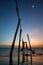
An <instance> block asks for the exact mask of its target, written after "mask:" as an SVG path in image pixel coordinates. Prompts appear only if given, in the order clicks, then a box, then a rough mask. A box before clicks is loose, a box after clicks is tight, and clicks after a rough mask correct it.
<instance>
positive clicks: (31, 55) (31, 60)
mask: <svg viewBox="0 0 43 65" xmlns="http://www.w3.org/2000/svg"><path fill="white" fill-rule="evenodd" d="M31 65H32V50H31Z"/></svg>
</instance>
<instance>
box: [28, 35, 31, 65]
mask: <svg viewBox="0 0 43 65" xmlns="http://www.w3.org/2000/svg"><path fill="white" fill-rule="evenodd" d="M27 37H28V42H29V46H30V51H31V65H32V48H31V44H30V39H29V35H28V34H27Z"/></svg>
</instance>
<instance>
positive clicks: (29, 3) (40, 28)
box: [0, 0, 43, 47]
mask: <svg viewBox="0 0 43 65" xmlns="http://www.w3.org/2000/svg"><path fill="white" fill-rule="evenodd" d="M17 1H18V9H19V16H20V18H21V27H22V38H23V40H24V41H27V33H28V34H29V37H30V42H31V45H32V46H41V47H43V0H17ZM17 23H18V18H17V13H16V4H15V0H0V46H1V45H11V44H12V42H13V38H14V34H15V31H16V27H17ZM19 30H20V29H19ZM18 42H19V31H18V34H17V38H16V45H17V44H18Z"/></svg>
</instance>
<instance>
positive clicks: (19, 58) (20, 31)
mask: <svg viewBox="0 0 43 65" xmlns="http://www.w3.org/2000/svg"><path fill="white" fill-rule="evenodd" d="M21 32H22V29H21V25H20V36H19V47H18V65H19V63H20V43H21Z"/></svg>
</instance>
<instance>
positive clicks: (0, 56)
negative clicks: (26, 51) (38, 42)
mask: <svg viewBox="0 0 43 65" xmlns="http://www.w3.org/2000/svg"><path fill="white" fill-rule="evenodd" d="M35 51H36V53H39V52H41V53H42V54H43V49H36V50H35ZM9 54H10V48H0V65H9ZM17 60H18V50H17V49H14V51H13V65H17V62H18V61H17ZM21 61H22V53H21V56H20V62H21ZM32 63H33V65H43V55H42V56H41V55H40V56H39V55H36V56H32ZM24 65H25V63H24ZM28 65H31V64H30V57H28Z"/></svg>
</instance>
